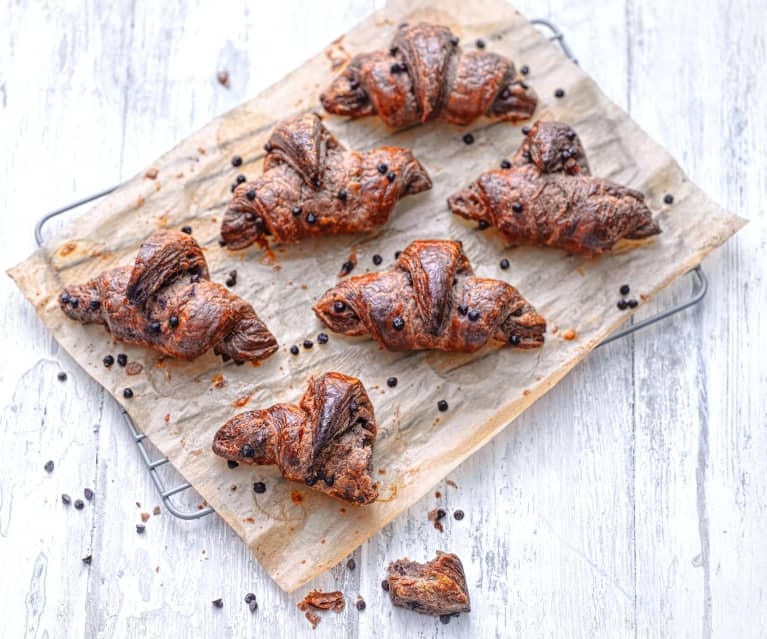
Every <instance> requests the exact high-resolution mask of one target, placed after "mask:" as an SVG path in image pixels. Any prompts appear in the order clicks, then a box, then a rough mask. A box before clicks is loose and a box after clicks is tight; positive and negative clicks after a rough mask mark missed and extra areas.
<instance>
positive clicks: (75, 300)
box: [69, 297, 80, 308]
mask: <svg viewBox="0 0 767 639" xmlns="http://www.w3.org/2000/svg"><path fill="white" fill-rule="evenodd" d="M69 305H70V306H71V307H72V308H77V307H78V306H79V305H80V300H79V299H78V298H76V297H70V298H69Z"/></svg>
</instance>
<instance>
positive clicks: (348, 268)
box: [341, 260, 354, 275]
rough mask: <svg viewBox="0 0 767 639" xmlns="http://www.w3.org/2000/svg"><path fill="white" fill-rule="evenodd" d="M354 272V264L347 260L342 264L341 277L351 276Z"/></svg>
mask: <svg viewBox="0 0 767 639" xmlns="http://www.w3.org/2000/svg"><path fill="white" fill-rule="evenodd" d="M353 270H354V262H352V261H351V260H346V261H345V262H344V263H343V264H341V275H349V273H351V272H352V271H353Z"/></svg>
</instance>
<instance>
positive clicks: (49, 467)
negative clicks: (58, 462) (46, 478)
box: [43, 459, 53, 473]
mask: <svg viewBox="0 0 767 639" xmlns="http://www.w3.org/2000/svg"><path fill="white" fill-rule="evenodd" d="M43 468H44V469H45V472H46V473H52V472H53V460H52V459H49V460H48V461H47V462H45V466H43Z"/></svg>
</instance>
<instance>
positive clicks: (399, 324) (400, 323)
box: [391, 317, 405, 331]
mask: <svg viewBox="0 0 767 639" xmlns="http://www.w3.org/2000/svg"><path fill="white" fill-rule="evenodd" d="M391 325H392V326H393V327H394V330H395V331H401V330H402V329H403V328H405V320H403V319H402V318H401V317H395V318H394V320H393V321H392V323H391Z"/></svg>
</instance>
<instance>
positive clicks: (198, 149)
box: [197, 146, 205, 155]
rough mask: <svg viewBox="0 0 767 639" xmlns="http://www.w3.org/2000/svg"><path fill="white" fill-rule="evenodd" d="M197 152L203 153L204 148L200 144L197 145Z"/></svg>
mask: <svg viewBox="0 0 767 639" xmlns="http://www.w3.org/2000/svg"><path fill="white" fill-rule="evenodd" d="M197 153H199V154H200V155H205V149H204V148H203V147H201V146H198V147H197Z"/></svg>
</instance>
